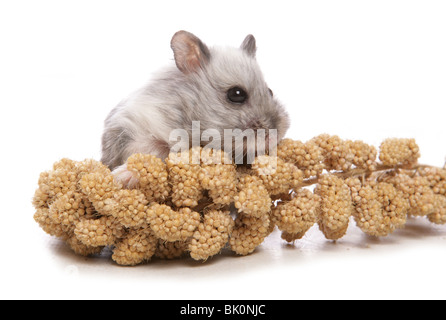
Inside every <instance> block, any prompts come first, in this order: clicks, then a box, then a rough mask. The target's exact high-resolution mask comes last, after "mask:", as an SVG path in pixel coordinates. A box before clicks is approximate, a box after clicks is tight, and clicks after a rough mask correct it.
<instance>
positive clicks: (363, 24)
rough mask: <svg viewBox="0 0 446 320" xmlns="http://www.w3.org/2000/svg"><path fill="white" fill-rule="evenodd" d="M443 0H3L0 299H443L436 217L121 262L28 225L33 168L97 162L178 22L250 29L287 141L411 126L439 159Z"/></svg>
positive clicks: (445, 68) (237, 38)
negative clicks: (109, 128)
mask: <svg viewBox="0 0 446 320" xmlns="http://www.w3.org/2000/svg"><path fill="white" fill-rule="evenodd" d="M445 17H446V3H445V2H444V1H426V0H425V1H408V0H405V1H391V0H385V1H380V0H374V1H358V0H355V1H279V0H276V1H258V0H257V1H239V0H237V1H230V0H225V1H219V2H216V1H156V2H155V1H153V2H149V1H129V0H126V1H110V0H108V1H79V0H78V1H44V0H42V1H20V0H16V1H2V2H0V46H1V49H0V106H1V109H0V110H1V116H0V130H1V135H0V137H1V153H2V155H1V160H0V161H1V166H0V168H1V170H2V172H1V175H0V177H1V178H2V182H1V187H0V188H1V192H0V194H1V204H2V209H1V211H0V212H1V220H0V228H1V231H0V240H1V241H0V244H1V247H0V252H1V254H0V298H2V299H7V298H9V299H14V298H44V299H46V298H61V299H64V298H87V299H89V298H99V299H102V298H141V299H169V298H175V299H182V298H183V299H204V298H206V299H312V298H322V299H331V298H341V299H347V298H372V299H376V298H386V299H392V298H395V299H399V298H403V299H412V298H443V299H444V298H446V291H445V290H444V288H445V285H446V278H445V276H444V270H445V269H446V226H433V225H431V224H430V223H428V222H426V221H425V220H424V219H417V220H413V221H410V222H409V224H408V225H407V227H406V228H405V229H403V230H399V231H397V232H396V233H395V234H393V235H391V236H389V237H387V238H385V239H374V238H370V237H367V236H365V235H363V234H362V233H361V232H360V231H359V230H358V229H357V228H356V227H355V226H353V225H352V226H351V227H350V229H349V231H348V234H347V236H346V237H345V238H343V239H341V240H340V241H338V242H337V243H333V242H330V241H327V240H325V239H324V238H323V237H322V235H321V233H320V232H319V231H318V230H317V227H316V228H313V229H311V230H310V232H309V233H308V234H307V235H306V236H305V238H304V239H303V240H301V241H299V242H296V244H295V245H294V246H290V245H286V244H285V243H284V242H282V241H281V240H280V239H279V234H278V233H274V234H273V235H271V237H270V238H268V239H267V241H265V243H264V244H263V245H262V246H260V247H259V248H258V250H257V251H256V252H255V253H254V254H252V255H250V256H247V257H235V256H233V255H232V254H228V253H224V254H222V255H220V256H218V257H215V258H213V259H210V260H209V261H208V262H206V263H200V262H198V263H197V262H194V261H192V260H180V261H167V262H165V261H153V262H151V263H148V264H146V265H142V266H138V267H133V268H128V267H118V266H116V265H115V264H114V263H113V262H112V261H111V259H110V258H109V256H108V255H103V256H100V257H95V258H82V257H78V256H75V255H74V254H72V253H71V251H70V250H68V249H67V247H66V246H65V245H64V244H63V243H61V242H60V241H58V240H57V239H55V238H52V237H50V236H48V235H47V234H45V233H44V232H43V231H42V230H41V229H40V228H39V227H38V225H37V224H36V223H35V222H34V220H33V218H32V217H33V214H34V211H33V208H32V206H31V198H32V196H33V193H34V190H35V189H36V187H37V179H38V176H39V173H40V172H42V171H44V170H48V169H50V168H51V166H52V164H53V163H54V162H55V161H57V160H59V159H60V158H62V157H68V158H71V159H74V160H82V159H84V158H95V159H99V157H100V136H101V132H102V123H103V120H104V118H105V117H106V115H107V113H108V112H109V111H110V109H111V108H112V107H113V106H114V105H116V104H117V103H118V102H119V100H120V99H121V98H123V97H125V96H126V95H127V94H128V93H129V92H131V91H133V90H134V89H136V88H138V87H139V86H141V85H142V84H143V83H144V82H145V81H146V80H148V79H149V78H150V75H151V73H152V72H154V71H156V70H158V69H159V68H160V67H162V66H164V65H166V64H169V63H173V62H172V52H171V50H170V47H169V43H170V38H171V36H172V35H173V34H174V33H175V32H176V31H178V30H180V29H185V30H188V31H191V32H193V33H195V34H196V35H197V36H199V37H200V38H201V39H202V40H203V41H204V42H205V43H207V44H208V45H230V46H239V45H240V43H241V42H242V40H243V39H244V37H245V36H246V35H247V34H248V33H252V34H254V35H255V36H256V38H257V43H258V61H259V63H260V65H261V66H262V69H263V71H264V74H265V78H266V79H267V81H268V84H269V85H270V87H271V88H272V89H273V91H274V93H275V95H276V96H277V97H279V98H280V100H281V101H282V102H283V103H284V104H285V105H286V106H287V109H288V110H289V112H290V114H291V118H292V128H291V129H290V131H289V132H288V136H289V137H291V138H293V139H299V140H303V141H306V140H307V139H309V138H311V137H313V136H316V135H318V134H321V133H324V132H327V133H331V134H338V135H339V136H341V137H342V138H346V139H361V140H364V141H365V142H368V143H371V144H374V145H376V146H378V145H379V143H380V142H381V141H382V140H383V139H384V138H387V137H414V138H416V140H417V142H418V144H419V145H420V148H421V153H422V157H421V159H420V161H421V162H423V163H428V164H432V165H436V166H442V165H443V163H444V161H445V156H446V131H445V128H444V124H445V111H444V110H445V108H446V90H445V89H446V58H445V57H446V41H445V40H446V19H445Z"/></svg>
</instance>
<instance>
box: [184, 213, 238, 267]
mask: <svg viewBox="0 0 446 320" xmlns="http://www.w3.org/2000/svg"><path fill="white" fill-rule="evenodd" d="M233 227H234V220H232V218H231V216H230V215H229V212H224V211H218V210H211V211H209V212H207V213H206V214H205V216H204V220H203V222H202V223H200V224H199V225H198V228H197V230H196V231H195V233H194V235H193V238H192V239H191V241H190V243H189V247H188V250H189V252H190V256H191V257H192V258H193V259H195V260H207V259H208V258H209V257H211V256H214V255H216V254H218V253H219V252H220V251H221V250H222V249H223V247H224V246H225V245H226V243H227V242H228V239H229V236H230V235H231V233H232V229H233Z"/></svg>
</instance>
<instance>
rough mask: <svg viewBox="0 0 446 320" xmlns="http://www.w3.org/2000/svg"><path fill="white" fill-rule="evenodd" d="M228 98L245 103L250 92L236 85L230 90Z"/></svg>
mask: <svg viewBox="0 0 446 320" xmlns="http://www.w3.org/2000/svg"><path fill="white" fill-rule="evenodd" d="M228 99H229V101H231V102H234V103H243V102H245V101H246V100H247V99H248V94H247V93H246V91H245V90H243V89H242V88H240V87H234V88H231V89H229V90H228Z"/></svg>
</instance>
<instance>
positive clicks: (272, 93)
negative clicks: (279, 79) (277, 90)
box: [268, 88, 274, 97]
mask: <svg viewBox="0 0 446 320" xmlns="http://www.w3.org/2000/svg"><path fill="white" fill-rule="evenodd" d="M268 91H269V94H270V95H271V97H274V92H273V90H271V89H270V88H268Z"/></svg>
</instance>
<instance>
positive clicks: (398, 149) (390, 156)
mask: <svg viewBox="0 0 446 320" xmlns="http://www.w3.org/2000/svg"><path fill="white" fill-rule="evenodd" d="M419 157H420V150H419V148H418V145H417V144H416V142H415V139H398V138H390V139H386V140H384V141H383V142H382V143H381V146H380V153H379V159H380V160H381V162H382V163H383V164H384V165H388V166H395V165H408V164H412V163H415V162H417V161H418V158H419Z"/></svg>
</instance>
